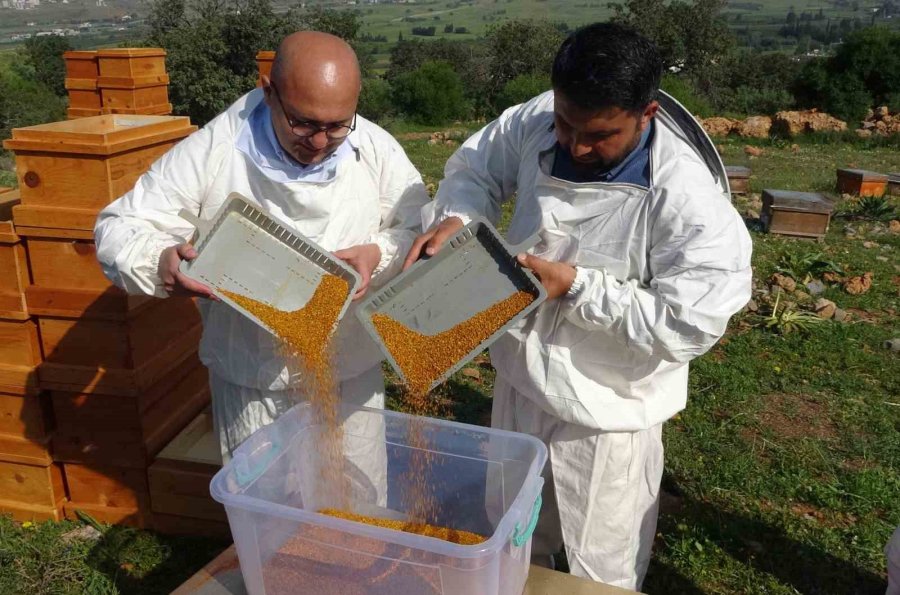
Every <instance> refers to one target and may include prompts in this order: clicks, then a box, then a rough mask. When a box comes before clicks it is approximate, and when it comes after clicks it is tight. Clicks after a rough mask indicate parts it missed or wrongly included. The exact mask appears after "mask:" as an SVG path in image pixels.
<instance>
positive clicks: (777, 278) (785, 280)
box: [769, 273, 797, 293]
mask: <svg viewBox="0 0 900 595" xmlns="http://www.w3.org/2000/svg"><path fill="white" fill-rule="evenodd" d="M769 285H774V286H776V287H780V288H782V289H783V290H785V291H787V292H788V293H790V292H792V291H794V290H795V289H797V282H796V281H794V280H793V279H792V278H791V277H788V276H787V275H782V274H781V273H774V274H773V275H772V276H771V277H769Z"/></svg>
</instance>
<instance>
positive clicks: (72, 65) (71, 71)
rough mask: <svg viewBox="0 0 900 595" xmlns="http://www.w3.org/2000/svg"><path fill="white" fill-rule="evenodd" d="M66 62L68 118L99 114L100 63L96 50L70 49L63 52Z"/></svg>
mask: <svg viewBox="0 0 900 595" xmlns="http://www.w3.org/2000/svg"><path fill="white" fill-rule="evenodd" d="M63 60H64V61H65V63H66V80H65V86H66V91H67V92H68V94H69V109H68V111H67V115H68V117H69V118H85V117H89V116H99V115H100V107H101V106H100V88H99V87H98V86H97V77H98V76H100V65H99V63H98V61H97V52H95V51H83V50H71V51H68V52H65V53H63Z"/></svg>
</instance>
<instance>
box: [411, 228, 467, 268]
mask: <svg viewBox="0 0 900 595" xmlns="http://www.w3.org/2000/svg"><path fill="white" fill-rule="evenodd" d="M463 227H464V224H463V221H462V219H460V218H459V217H449V218H447V219H444V220H443V221H441V222H440V223H438V224H437V225H435V226H433V227H432V228H431V229H429V230H428V231H426V232H425V233H423V234H422V235H420V236H419V237H417V238H416V241H415V242H413V245H412V248H410V249H409V254H407V255H406V260H404V261H403V270H404V271H405V270H406V269H408V268H409V267H411V266H412V265H413V263H414V262H416V261H417V260H419V256H420V255H421V254H422V251H423V250H424V252H425V254H427V255H428V256H434V255H435V254H437V253H438V250H440V249H441V246H443V245H444V242H446V241H447V238H450V237H452V236H454V235H455V234H456V232H458V231H459V230H460V229H462V228H463Z"/></svg>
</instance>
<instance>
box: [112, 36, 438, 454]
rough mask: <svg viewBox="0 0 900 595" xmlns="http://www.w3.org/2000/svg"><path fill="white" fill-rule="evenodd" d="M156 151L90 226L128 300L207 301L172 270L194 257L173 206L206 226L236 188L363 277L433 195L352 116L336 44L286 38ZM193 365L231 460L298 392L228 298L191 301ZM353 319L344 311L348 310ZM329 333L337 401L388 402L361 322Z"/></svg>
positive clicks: (391, 143)
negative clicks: (177, 138)
mask: <svg viewBox="0 0 900 595" xmlns="http://www.w3.org/2000/svg"><path fill="white" fill-rule="evenodd" d="M262 83H263V85H262V88H261V89H256V90H254V91H251V92H250V93H248V94H246V95H244V96H243V97H241V98H240V99H238V100H237V101H236V102H235V103H234V104H233V105H232V106H231V107H229V108H228V109H227V110H226V111H225V112H223V113H222V114H220V115H219V116H217V117H216V118H215V119H213V120H212V121H211V122H209V124H207V125H206V126H204V127H203V128H202V129H201V130H198V131H197V132H196V133H194V134H193V135H191V136H190V137H188V138H187V139H185V140H184V141H182V142H181V143H179V144H178V145H177V146H175V147H174V148H173V149H172V150H170V151H169V152H168V153H166V154H165V155H163V156H162V157H161V158H160V159H159V160H158V161H157V162H156V163H154V164H153V166H152V167H151V168H150V170H149V171H148V172H147V173H146V174H144V175H143V176H142V177H141V178H140V179H139V180H138V181H137V184H135V187H134V189H133V190H132V191H131V192H129V193H128V194H126V195H124V196H122V197H121V198H119V199H118V200H117V201H115V202H114V203H112V204H111V205H109V206H108V207H107V208H105V209H104V210H103V211H102V212H101V213H100V215H99V218H98V220H97V224H96V227H95V230H94V234H95V238H96V243H97V257H98V259H99V261H100V264H101V265H102V267H103V270H104V272H105V274H106V276H107V277H109V279H110V280H112V281H113V282H114V283H115V284H116V285H118V286H119V287H121V288H123V289H125V290H126V291H128V292H129V293H133V294H146V295H154V296H157V297H167V296H170V295H187V296H198V297H201V298H209V297H210V296H211V295H212V294H211V292H210V289H209V288H208V287H205V286H203V285H201V284H199V283H197V282H195V281H192V280H190V279H188V278H186V277H185V276H183V275H182V274H181V273H180V272H179V270H178V267H179V265H180V264H181V261H182V260H185V259H187V260H190V259H192V258H194V257H195V256H196V252H195V251H194V249H193V248H192V247H191V246H190V244H189V243H188V242H189V239H190V238H191V237H192V235H193V233H194V227H193V226H192V225H190V224H189V223H188V222H187V221H185V220H184V219H182V218H180V217H179V216H178V213H179V211H180V210H181V209H187V210H188V211H191V212H192V213H194V214H195V215H197V216H198V217H200V219H201V220H209V219H211V218H212V217H213V216H214V215H215V214H216V212H217V211H218V209H219V207H220V206H221V205H222V203H223V202H224V201H225V199H226V198H227V196H228V195H229V194H230V193H232V192H239V193H240V194H242V195H244V196H245V197H248V198H249V199H250V200H252V201H255V202H256V203H257V204H258V205H259V206H260V207H262V208H263V209H264V210H265V211H266V212H268V213H270V214H271V215H272V216H273V217H275V218H276V219H278V220H280V221H281V223H282V224H283V225H285V226H287V227H289V228H291V229H294V230H296V231H298V232H300V233H301V234H303V235H304V236H306V237H308V238H310V239H312V240H313V241H315V242H317V243H318V244H319V245H320V246H323V247H324V248H325V249H327V250H330V251H333V252H334V253H335V254H336V255H337V256H338V257H339V258H341V259H343V260H345V261H346V262H347V263H348V264H350V265H351V266H352V267H353V268H355V269H356V271H357V272H358V273H359V275H360V277H361V278H362V283H361V286H360V289H359V291H358V292H357V294H356V296H355V297H356V298H357V299H358V298H360V297H362V295H364V294H365V293H366V291H367V288H368V286H369V282H370V280H372V279H374V280H375V282H379V281H383V280H385V279H387V278H389V277H390V276H392V275H394V274H395V273H396V272H398V270H399V268H400V266H401V265H402V262H401V261H402V258H403V255H405V254H406V252H407V251H408V249H409V247H410V246H411V244H412V241H413V239H414V238H415V235H416V232H417V230H418V228H419V226H420V221H421V218H420V215H419V212H420V209H421V207H422V206H423V205H424V204H425V203H427V202H428V200H429V199H428V195H427V193H426V192H425V188H424V185H423V184H422V179H421V177H420V176H419V173H418V172H417V171H416V169H415V168H414V167H413V165H412V164H411V163H410V161H409V159H407V157H406V155H405V153H404V152H403V149H402V148H401V147H400V145H399V144H398V143H397V142H396V141H395V140H394V139H393V138H392V137H391V136H390V135H389V134H388V133H387V132H385V131H384V130H382V129H381V128H379V127H378V126H376V125H375V124H373V123H372V122H369V121H368V120H366V119H365V118H363V117H361V116H359V115H358V114H357V113H356V104H357V99H358V98H359V91H360V72H359V65H358V63H357V60H356V55H355V54H354V52H353V50H352V49H351V48H350V46H348V45H347V44H346V43H345V42H344V41H342V40H341V39H339V38H337V37H334V36H332V35H327V34H324V33H317V32H309V31H306V32H300V33H294V34H292V35H290V36H288V37H287V38H285V39H284V41H283V42H282V43H281V45H280V46H279V48H278V52H277V54H276V59H275V63H274V64H273V67H272V74H271V79H270V78H267V77H263V79H262ZM199 303H200V310H201V314H202V317H203V325H204V328H203V339H202V340H201V344H200V359H201V360H202V361H203V363H204V364H205V365H206V366H207V367H208V368H209V374H210V386H211V389H212V402H213V417H214V420H215V426H216V431H217V432H218V435H219V438H220V442H221V446H222V454H223V457H224V458H225V459H228V458H229V457H230V456H231V454H232V453H233V451H234V449H235V448H236V447H237V446H238V445H239V444H240V443H241V442H242V441H243V440H244V439H246V438H247V437H248V436H249V435H250V434H251V433H253V432H254V431H255V430H257V429H258V428H260V427H262V426H263V425H265V424H268V423H271V422H272V421H274V420H275V418H277V417H278V416H279V415H280V414H281V413H283V412H284V411H285V410H286V409H288V408H290V407H291V406H292V405H293V404H295V402H296V397H297V393H298V392H299V393H300V395H301V396H302V393H303V383H302V379H298V378H297V377H296V376H292V375H291V374H290V373H289V371H288V369H287V367H286V365H285V362H284V361H283V359H282V357H281V356H280V350H279V346H278V344H277V342H276V341H275V340H274V338H273V337H272V336H271V335H270V334H269V333H267V332H265V331H263V330H261V329H260V328H259V327H257V326H256V325H255V324H253V323H252V322H250V321H249V320H247V319H246V318H244V317H243V316H241V315H240V314H238V313H237V312H236V311H235V310H233V309H232V308H230V307H228V306H227V305H225V304H222V303H220V302H217V301H215V300H212V299H201V300H199ZM351 314H352V313H351ZM351 314H348V315H346V316H344V318H343V320H342V322H341V324H340V325H339V327H338V331H337V339H336V342H337V348H336V353H337V356H336V357H337V362H336V366H335V367H336V380H337V381H338V382H339V383H340V384H339V387H340V392H341V397H342V399H343V400H344V401H347V402H350V403H353V404H356V405H367V406H372V407H383V405H384V381H383V378H382V375H381V368H380V365H379V363H380V360H381V356H380V354H379V351H378V349H377V348H376V347H375V345H374V344H373V343H371V341H369V340H368V338H367V336H368V335H367V334H366V333H365V332H363V331H362V329H361V328H360V327H359V326H358V323H357V322H356V316H353V315H351Z"/></svg>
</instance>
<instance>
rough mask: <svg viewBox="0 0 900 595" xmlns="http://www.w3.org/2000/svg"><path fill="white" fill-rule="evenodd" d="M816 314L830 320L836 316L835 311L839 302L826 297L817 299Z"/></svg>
mask: <svg viewBox="0 0 900 595" xmlns="http://www.w3.org/2000/svg"><path fill="white" fill-rule="evenodd" d="M815 309H816V316H818V317H819V318H824V319H825V320H830V319H831V318H833V317H834V313H835V311H836V310H837V304H835V303H834V302H832V301H831V300H826V299H825V298H819V299H818V300H816V305H815Z"/></svg>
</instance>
